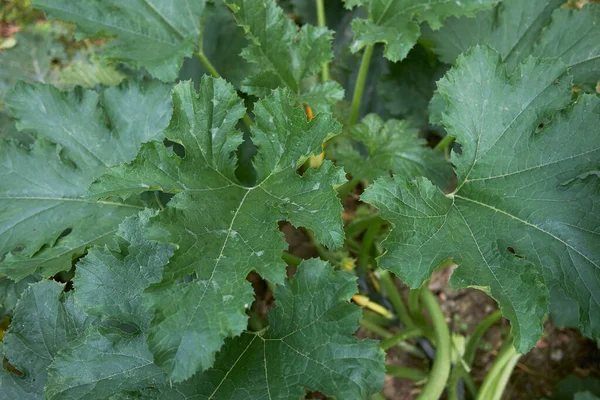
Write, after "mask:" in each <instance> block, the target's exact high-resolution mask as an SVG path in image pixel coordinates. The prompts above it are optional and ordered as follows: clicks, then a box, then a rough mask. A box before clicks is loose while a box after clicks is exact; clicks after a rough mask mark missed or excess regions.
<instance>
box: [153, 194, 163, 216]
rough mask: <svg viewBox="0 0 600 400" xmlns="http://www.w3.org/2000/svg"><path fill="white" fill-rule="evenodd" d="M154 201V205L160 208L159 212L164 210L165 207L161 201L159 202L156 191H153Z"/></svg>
mask: <svg viewBox="0 0 600 400" xmlns="http://www.w3.org/2000/svg"><path fill="white" fill-rule="evenodd" d="M154 200H156V203H157V204H158V207H159V208H160V210H161V211H164V210H165V206H164V204H163V203H162V201H160V193H159V192H158V190H155V191H154Z"/></svg>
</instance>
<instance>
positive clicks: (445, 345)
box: [418, 285, 451, 400]
mask: <svg viewBox="0 0 600 400" xmlns="http://www.w3.org/2000/svg"><path fill="white" fill-rule="evenodd" d="M420 292H421V300H422V301H423V306H424V307H425V309H426V310H427V313H428V314H429V317H430V318H431V323H432V324H433V328H434V330H435V341H436V343H435V344H436V348H435V358H434V360H433V367H432V368H431V371H430V372H429V379H428V380H427V383H426V384H425V387H424V388H423V391H422V392H421V394H420V395H419V397H418V399H420V400H437V399H439V398H440V396H441V395H442V393H443V392H444V387H445V386H446V381H447V380H448V376H449V375H450V366H451V354H450V353H451V342H450V331H449V330H448V325H447V324H446V319H445V317H444V314H443V313H442V309H441V308H440V305H439V304H438V302H437V301H436V299H435V296H434V295H433V293H431V290H429V288H428V287H427V286H426V285H424V286H423V287H422V288H421V289H420Z"/></svg>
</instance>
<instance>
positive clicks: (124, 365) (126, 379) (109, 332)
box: [44, 327, 166, 400]
mask: <svg viewBox="0 0 600 400" xmlns="http://www.w3.org/2000/svg"><path fill="white" fill-rule="evenodd" d="M48 371H49V372H48V384H47V385H46V388H45V391H44V393H45V395H46V398H47V399H51V400H79V399H89V400H104V399H109V398H110V399H112V398H113V397H112V396H123V398H130V399H131V398H134V399H135V398H140V397H142V396H141V393H140V391H141V390H143V389H145V388H150V387H151V388H153V389H155V388H156V386H159V385H165V384H166V380H165V375H164V371H163V370H161V369H160V368H159V367H158V366H156V365H155V364H154V363H153V361H152V354H151V353H150V351H149V350H148V346H147V345H146V342H145V336H144V335H141V334H136V335H127V334H123V332H122V331H120V330H118V329H114V328H113V329H106V328H101V327H94V328H91V329H88V330H87V331H86V332H85V333H84V334H82V335H81V336H79V337H78V338H77V339H76V340H74V341H72V342H71V343H69V345H68V346H66V348H65V349H63V350H62V351H61V352H60V354H59V355H58V356H57V357H56V359H55V360H54V362H53V363H52V364H51V365H50V367H49V369H48ZM155 391H156V389H155ZM117 398H119V397H117Z"/></svg>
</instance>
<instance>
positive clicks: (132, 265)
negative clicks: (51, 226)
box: [73, 210, 173, 330]
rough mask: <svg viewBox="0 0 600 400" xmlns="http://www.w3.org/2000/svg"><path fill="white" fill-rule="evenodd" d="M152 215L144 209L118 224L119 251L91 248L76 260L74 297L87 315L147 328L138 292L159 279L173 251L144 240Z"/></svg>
mask: <svg viewBox="0 0 600 400" xmlns="http://www.w3.org/2000/svg"><path fill="white" fill-rule="evenodd" d="M152 215H153V213H152V212H151V211H150V210H145V211H142V212H140V213H139V214H138V215H137V216H135V218H134V217H129V218H127V219H126V220H125V221H124V222H123V223H122V224H121V225H120V226H119V231H118V232H117V238H120V239H122V240H123V241H124V245H122V246H121V247H122V248H121V249H119V250H118V251H116V250H111V249H109V248H107V247H104V248H100V247H94V248H92V249H90V250H89V251H88V253H87V255H86V256H85V257H84V258H83V259H81V260H80V261H79V262H78V263H77V273H76V275H75V278H74V279H73V285H74V287H75V289H76V290H75V300H76V301H77V302H78V303H79V304H81V306H82V307H83V308H84V309H85V311H86V312H87V313H88V314H90V315H94V316H97V317H100V318H101V319H105V320H111V321H117V322H119V323H122V324H130V325H133V326H135V327H136V328H137V329H141V330H146V329H147V328H148V325H149V323H150V318H151V314H150V313H149V312H148V309H147V308H146V307H145V305H144V304H143V301H142V296H141V295H142V292H143V291H144V290H145V289H146V288H147V287H148V286H150V284H152V283H156V282H158V281H160V278H161V276H162V270H163V267H164V266H165V264H167V262H168V260H169V257H170V256H171V255H172V253H173V251H172V247H171V246H170V245H168V244H158V243H152V242H148V241H147V240H145V239H144V229H145V228H146V225H147V224H148V220H149V218H150V217H151V216H152Z"/></svg>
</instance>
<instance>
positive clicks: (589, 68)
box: [533, 2, 600, 92]
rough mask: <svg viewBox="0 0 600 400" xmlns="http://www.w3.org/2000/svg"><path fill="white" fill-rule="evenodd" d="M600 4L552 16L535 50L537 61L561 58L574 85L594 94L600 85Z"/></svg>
mask: <svg viewBox="0 0 600 400" xmlns="http://www.w3.org/2000/svg"><path fill="white" fill-rule="evenodd" d="M599 43H600V4H598V3H593V2H592V3H589V4H587V5H586V6H584V7H583V8H582V9H581V10H579V11H576V10H570V9H564V8H560V9H558V10H556V11H554V13H552V22H551V24H550V26H549V27H548V28H547V29H545V30H544V31H543V32H542V35H541V37H540V42H539V43H538V44H537V45H536V46H535V47H534V49H533V55H534V56H537V57H548V58H550V57H556V58H560V59H561V60H562V61H563V62H564V63H565V64H567V66H568V67H569V71H570V73H571V74H572V75H573V80H574V82H575V83H576V84H578V85H581V86H583V87H584V88H585V89H587V90H589V91H591V92H595V91H596V84H597V83H598V81H600V44H599Z"/></svg>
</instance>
